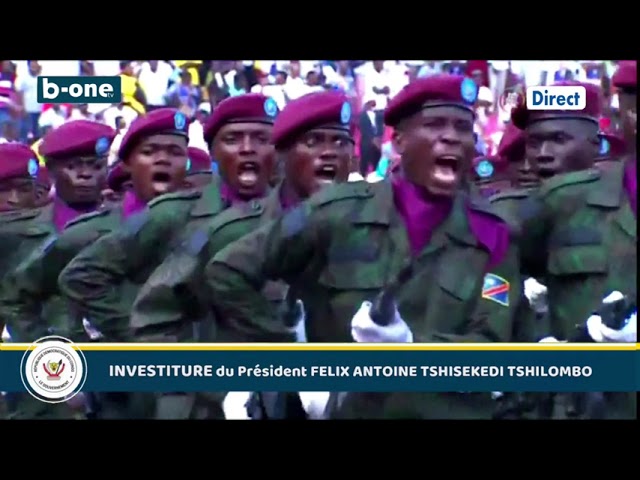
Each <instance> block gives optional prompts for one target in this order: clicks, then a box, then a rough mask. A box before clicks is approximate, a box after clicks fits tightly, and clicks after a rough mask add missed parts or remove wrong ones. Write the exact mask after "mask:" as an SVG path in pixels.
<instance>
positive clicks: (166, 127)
mask: <svg viewBox="0 0 640 480" xmlns="http://www.w3.org/2000/svg"><path fill="white" fill-rule="evenodd" d="M161 133H169V134H172V135H182V136H184V137H185V138H188V137H189V119H188V118H187V116H186V115H185V114H184V113H182V112H181V111H179V110H177V109H175V108H159V109H158V110H153V111H152V112H149V113H147V114H145V115H140V116H139V117H137V118H136V119H135V120H134V121H133V122H131V125H130V126H129V129H128V130H127V133H126V134H125V135H124V138H123V139H122V143H120V150H118V158H120V159H121V160H126V159H127V156H128V155H129V154H130V153H131V150H133V149H134V148H135V146H136V145H137V144H138V143H139V142H140V141H141V140H143V139H144V138H146V137H150V136H151V135H158V134H161Z"/></svg>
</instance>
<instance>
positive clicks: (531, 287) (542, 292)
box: [524, 278, 547, 313]
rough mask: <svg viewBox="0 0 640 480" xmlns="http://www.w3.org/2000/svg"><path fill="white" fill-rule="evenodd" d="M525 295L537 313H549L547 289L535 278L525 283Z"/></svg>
mask: <svg viewBox="0 0 640 480" xmlns="http://www.w3.org/2000/svg"><path fill="white" fill-rule="evenodd" d="M524 295H525V296H526V297H527V299H528V300H529V304H530V305H531V308H533V309H534V310H535V311H536V312H537V313H546V312H547V287H545V286H544V285H542V284H541V283H539V282H538V281H537V280H536V279H535V278H527V279H526V280H525V281H524Z"/></svg>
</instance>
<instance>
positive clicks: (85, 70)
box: [80, 60, 96, 77]
mask: <svg viewBox="0 0 640 480" xmlns="http://www.w3.org/2000/svg"><path fill="white" fill-rule="evenodd" d="M95 74H96V69H95V66H94V65H93V62H92V61H91V60H80V75H81V76H83V77H93V76H94V75H95Z"/></svg>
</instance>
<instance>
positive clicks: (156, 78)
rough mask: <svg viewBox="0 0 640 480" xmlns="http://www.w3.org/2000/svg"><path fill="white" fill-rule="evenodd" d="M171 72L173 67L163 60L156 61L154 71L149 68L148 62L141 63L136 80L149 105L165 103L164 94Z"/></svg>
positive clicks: (162, 104) (156, 105)
mask: <svg viewBox="0 0 640 480" xmlns="http://www.w3.org/2000/svg"><path fill="white" fill-rule="evenodd" d="M172 74H173V68H171V66H170V65H169V64H168V63H167V62H165V61H163V60H160V61H158V68H157V69H156V71H155V72H154V71H153V70H151V65H149V62H144V63H143V64H142V66H141V67H140V75H139V77H138V81H139V82H140V85H141V86H142V88H143V89H144V93H145V95H146V97H147V103H148V104H149V105H152V106H154V107H159V106H164V105H166V104H167V101H166V99H165V94H166V93H167V88H168V85H169V78H171V75H172Z"/></svg>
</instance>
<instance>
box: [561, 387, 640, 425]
mask: <svg viewBox="0 0 640 480" xmlns="http://www.w3.org/2000/svg"><path fill="white" fill-rule="evenodd" d="M594 403H595V407H594ZM636 405H637V395H636V393H635V392H629V393H626V392H625V393H619V392H615V393H603V394H602V393H596V394H587V395H585V394H578V393H558V394H555V396H554V397H553V409H552V410H551V418H552V419H554V420H593V419H605V420H633V419H636V418H637V407H636ZM598 407H599V408H598Z"/></svg>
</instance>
